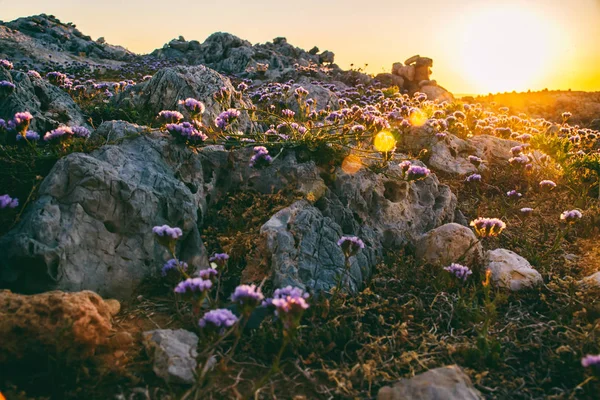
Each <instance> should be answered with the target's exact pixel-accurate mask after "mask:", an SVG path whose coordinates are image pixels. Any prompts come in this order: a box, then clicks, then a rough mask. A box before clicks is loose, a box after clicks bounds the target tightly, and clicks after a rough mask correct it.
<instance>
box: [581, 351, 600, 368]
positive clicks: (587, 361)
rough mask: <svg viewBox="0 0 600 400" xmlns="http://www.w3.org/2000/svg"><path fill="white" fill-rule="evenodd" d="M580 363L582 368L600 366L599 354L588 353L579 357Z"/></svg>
mask: <svg viewBox="0 0 600 400" xmlns="http://www.w3.org/2000/svg"><path fill="white" fill-rule="evenodd" d="M581 365H582V366H583V367H584V368H589V367H596V368H600V354H598V355H595V356H594V355H591V354H588V355H587V356H585V357H583V358H582V359H581Z"/></svg>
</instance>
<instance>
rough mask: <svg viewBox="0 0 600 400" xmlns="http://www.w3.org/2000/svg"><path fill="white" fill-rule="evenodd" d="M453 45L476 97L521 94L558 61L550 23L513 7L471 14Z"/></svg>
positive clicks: (555, 36)
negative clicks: (456, 45) (505, 93)
mask: <svg viewBox="0 0 600 400" xmlns="http://www.w3.org/2000/svg"><path fill="white" fill-rule="evenodd" d="M466 21H468V22H467V23H466V24H464V25H463V26H462V27H461V28H460V29H461V30H462V38H461V40H460V42H459V43H460V44H459V45H458V51H459V55H460V57H459V59H460V60H461V64H462V65H461V66H462V69H463V71H464V74H465V76H466V77H467V78H466V79H468V80H469V81H470V83H472V84H473V86H474V87H475V88H476V89H477V92H482V93H485V92H504V91H512V90H517V91H526V90H527V89H529V88H531V87H532V85H535V84H536V83H539V82H540V81H543V79H544V78H545V77H547V75H548V73H549V72H551V71H552V69H553V67H555V64H556V63H557V62H558V60H557V58H558V56H557V54H556V53H555V49H556V47H557V46H556V45H557V41H559V40H564V33H562V34H561V35H559V34H558V33H557V31H556V29H555V27H554V26H553V22H552V21H551V20H549V19H547V18H545V17H544V16H543V15H539V14H535V13H533V12H532V11H530V10H528V9H526V8H525V9H523V8H519V7H516V6H514V5H513V6H511V7H504V8H503V7H501V6H497V7H495V8H482V9H479V10H477V11H474V12H471V13H470V14H469V15H468V16H467V17H466Z"/></svg>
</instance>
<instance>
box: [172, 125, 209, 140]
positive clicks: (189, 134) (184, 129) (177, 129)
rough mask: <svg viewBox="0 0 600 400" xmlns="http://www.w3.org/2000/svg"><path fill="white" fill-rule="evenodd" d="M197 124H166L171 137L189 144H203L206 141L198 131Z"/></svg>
mask: <svg viewBox="0 0 600 400" xmlns="http://www.w3.org/2000/svg"><path fill="white" fill-rule="evenodd" d="M200 126H201V125H200V124H199V123H189V122H182V123H180V124H167V125H166V128H167V131H169V133H170V134H171V135H173V136H177V137H180V138H183V139H186V140H189V141H191V142H203V141H205V140H206V139H208V136H206V135H205V134H204V133H203V132H202V131H200V129H199V127H200Z"/></svg>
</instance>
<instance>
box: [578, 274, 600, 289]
mask: <svg viewBox="0 0 600 400" xmlns="http://www.w3.org/2000/svg"><path fill="white" fill-rule="evenodd" d="M579 284H580V285H581V286H584V287H588V288H600V271H598V272H596V273H594V274H592V275H590V276H586V277H585V278H583V279H582V280H580V281H579Z"/></svg>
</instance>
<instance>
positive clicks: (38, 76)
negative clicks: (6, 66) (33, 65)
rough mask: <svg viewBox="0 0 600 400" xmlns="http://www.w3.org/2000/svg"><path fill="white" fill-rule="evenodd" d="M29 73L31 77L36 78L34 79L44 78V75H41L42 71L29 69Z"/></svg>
mask: <svg viewBox="0 0 600 400" xmlns="http://www.w3.org/2000/svg"><path fill="white" fill-rule="evenodd" d="M27 75H28V76H29V77H30V78H34V79H42V76H41V75H40V73H39V72H37V71H34V70H29V71H27Z"/></svg>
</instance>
